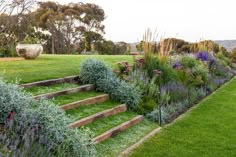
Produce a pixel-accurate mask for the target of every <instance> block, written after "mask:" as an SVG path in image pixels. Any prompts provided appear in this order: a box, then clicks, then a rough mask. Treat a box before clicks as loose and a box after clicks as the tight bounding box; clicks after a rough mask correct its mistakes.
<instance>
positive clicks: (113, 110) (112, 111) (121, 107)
mask: <svg viewBox="0 0 236 157" xmlns="http://www.w3.org/2000/svg"><path fill="white" fill-rule="evenodd" d="M126 110H127V107H126V105H125V104H122V105H118V106H116V107H113V108H111V109H106V110H104V111H101V112H97V113H96V114H93V115H91V116H88V117H85V118H82V119H80V120H78V121H76V122H74V123H71V124H70V125H69V127H71V128H77V127H80V126H83V125H86V124H89V123H92V122H94V121H95V120H97V119H100V118H105V117H108V116H111V115H116V114H118V113H121V112H125V111H126Z"/></svg>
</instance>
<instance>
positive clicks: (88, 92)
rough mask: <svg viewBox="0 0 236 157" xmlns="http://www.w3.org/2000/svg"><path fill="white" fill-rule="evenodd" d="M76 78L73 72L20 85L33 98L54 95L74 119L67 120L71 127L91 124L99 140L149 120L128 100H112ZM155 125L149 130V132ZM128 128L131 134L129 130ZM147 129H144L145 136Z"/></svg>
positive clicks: (59, 104) (53, 99)
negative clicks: (123, 102) (132, 106)
mask: <svg viewBox="0 0 236 157" xmlns="http://www.w3.org/2000/svg"><path fill="white" fill-rule="evenodd" d="M76 80H78V77H77V76H72V77H66V78H60V79H53V80H46V81H39V82H34V83H28V84H23V85H21V86H22V87H24V88H25V90H26V92H30V93H31V94H33V98H34V99H40V98H47V99H52V101H53V102H54V103H55V104H57V105H58V106H59V107H60V108H61V109H63V110H65V112H66V114H67V115H68V116H70V117H71V118H72V119H73V121H74V122H73V123H71V124H68V127H71V128H73V129H77V128H79V127H81V126H85V127H88V128H90V129H91V130H92V131H93V132H94V136H93V137H92V140H93V141H94V143H97V144H98V143H101V142H103V141H107V140H108V141H109V139H110V138H113V137H115V136H119V134H121V133H122V134H123V136H124V135H125V134H126V130H129V129H130V128H132V127H134V126H136V127H137V128H139V125H140V127H141V125H143V124H142V123H147V122H146V121H147V120H145V119H144V117H143V116H142V115H137V114H135V113H133V112H130V111H128V110H127V106H126V104H119V103H117V102H114V101H112V100H110V99H109V95H108V94H104V93H99V92H96V91H95V90H94V85H90V84H88V85H78V84H77V83H76ZM156 127H157V126H156ZM152 129H154V128H152ZM152 129H150V130H146V133H147V131H148V132H149V131H152ZM128 132H129V134H130V131H128ZM134 132H135V130H134ZM146 133H145V131H144V132H143V136H145V134H146ZM131 134H132V132H131ZM120 136H122V135H120ZM137 140H138V138H137ZM124 142H125V141H124ZM117 144H118V143H117Z"/></svg>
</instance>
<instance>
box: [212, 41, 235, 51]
mask: <svg viewBox="0 0 236 157" xmlns="http://www.w3.org/2000/svg"><path fill="white" fill-rule="evenodd" d="M215 42H216V43H217V44H219V45H221V46H224V47H225V48H226V49H227V50H232V49H233V48H235V47H236V40H216V41H215Z"/></svg>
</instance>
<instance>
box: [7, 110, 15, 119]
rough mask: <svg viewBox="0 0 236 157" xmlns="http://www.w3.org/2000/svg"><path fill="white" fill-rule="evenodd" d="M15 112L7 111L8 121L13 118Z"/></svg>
mask: <svg viewBox="0 0 236 157" xmlns="http://www.w3.org/2000/svg"><path fill="white" fill-rule="evenodd" d="M15 114H16V112H14V111H11V112H10V113H9V115H8V116H7V121H8V122H9V121H11V120H13V118H14V115H15Z"/></svg>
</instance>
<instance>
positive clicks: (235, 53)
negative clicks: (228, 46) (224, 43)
mask: <svg viewBox="0 0 236 157" xmlns="http://www.w3.org/2000/svg"><path fill="white" fill-rule="evenodd" d="M230 58H231V60H232V61H233V62H234V63H236V48H233V50H232V52H231V54H230Z"/></svg>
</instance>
